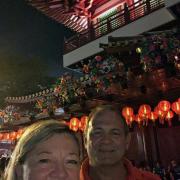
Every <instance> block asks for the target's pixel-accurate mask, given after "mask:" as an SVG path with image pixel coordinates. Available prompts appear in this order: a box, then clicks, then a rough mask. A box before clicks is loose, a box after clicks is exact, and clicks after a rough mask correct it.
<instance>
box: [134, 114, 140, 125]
mask: <svg viewBox="0 0 180 180" xmlns="http://www.w3.org/2000/svg"><path fill="white" fill-rule="evenodd" d="M135 121H136V122H137V123H138V124H141V122H142V118H141V117H140V116H139V115H138V114H137V115H136V116H135Z"/></svg>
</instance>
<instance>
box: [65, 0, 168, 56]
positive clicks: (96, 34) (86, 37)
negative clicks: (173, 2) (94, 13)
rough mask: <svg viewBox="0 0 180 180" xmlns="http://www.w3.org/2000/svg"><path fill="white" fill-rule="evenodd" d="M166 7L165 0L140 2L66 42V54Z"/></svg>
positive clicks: (142, 0) (144, 0) (140, 0)
mask: <svg viewBox="0 0 180 180" xmlns="http://www.w3.org/2000/svg"><path fill="white" fill-rule="evenodd" d="M164 6H165V3H164V0H139V1H138V2H136V3H134V4H132V5H131V6H129V8H124V9H123V10H121V11H119V12H118V13H116V14H114V15H112V16H110V17H108V18H107V19H105V20H103V21H101V22H98V23H96V24H94V25H92V26H91V27H89V28H88V29H87V30H84V31H82V32H80V33H78V34H76V35H75V36H72V37H71V38H69V39H68V40H66V41H65V42H64V54H66V53H68V52H71V51H72V50H75V49H77V48H79V47H81V46H83V45H85V44H87V43H89V42H91V41H93V40H95V39H97V38H100V37H102V36H104V35H106V34H108V33H110V32H113V31H114V30H116V29H119V28H120V27H122V26H124V25H126V24H129V23H131V22H133V21H135V20H137V19H139V18H141V17H143V16H146V15H148V14H150V13H152V12H154V11H156V10H158V9H160V8H162V7H164Z"/></svg>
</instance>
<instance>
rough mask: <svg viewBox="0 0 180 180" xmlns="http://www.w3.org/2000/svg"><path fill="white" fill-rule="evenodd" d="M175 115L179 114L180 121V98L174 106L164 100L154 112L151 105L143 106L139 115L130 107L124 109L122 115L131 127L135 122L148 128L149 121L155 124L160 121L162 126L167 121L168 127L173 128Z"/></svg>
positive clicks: (139, 110)
mask: <svg viewBox="0 0 180 180" xmlns="http://www.w3.org/2000/svg"><path fill="white" fill-rule="evenodd" d="M174 114H177V115H178V116H179V120H180V98H179V99H178V100H177V101H175V102H173V103H172V104H171V103H170V102H169V101H167V100H162V101H160V102H159V103H158V104H157V106H156V107H155V108H154V110H152V108H151V106H150V105H148V104H142V105H141V106H140V107H139V109H138V113H137V114H134V109H133V108H132V107H130V106H126V107H124V108H123V109H122V115H123V117H124V118H125V120H126V123H127V124H128V125H129V126H131V125H132V123H133V122H137V123H138V124H139V125H141V124H142V125H146V126H147V125H148V121H149V120H150V121H152V122H154V123H155V122H156V121H157V120H158V119H159V123H160V124H164V123H165V121H167V123H168V125H169V126H172V118H173V117H174Z"/></svg>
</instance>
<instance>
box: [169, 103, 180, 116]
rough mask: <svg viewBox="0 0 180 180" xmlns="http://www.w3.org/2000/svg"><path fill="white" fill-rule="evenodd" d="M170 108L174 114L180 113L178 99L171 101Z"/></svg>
mask: <svg viewBox="0 0 180 180" xmlns="http://www.w3.org/2000/svg"><path fill="white" fill-rule="evenodd" d="M171 108H172V110H173V111H174V112H175V113H176V114H178V115H180V102H179V101H176V102H174V103H172V106H171Z"/></svg>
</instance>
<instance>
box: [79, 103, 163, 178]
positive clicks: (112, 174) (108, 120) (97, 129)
mask: <svg viewBox="0 0 180 180" xmlns="http://www.w3.org/2000/svg"><path fill="white" fill-rule="evenodd" d="M129 142H130V135H129V129H128V126H127V125H126V122H125V120H124V119H123V117H122V116H121V112H120V110H119V109H117V108H116V107H113V106H102V107H97V108H96V109H95V110H94V111H92V112H91V114H90V116H89V121H88V123H87V126H86V129H85V134H84V143H85V147H86V149H87V153H88V159H85V161H84V162H83V164H82V167H81V173H80V180H160V178H158V176H156V175H153V174H152V173H149V172H144V171H140V170H138V169H137V168H135V167H133V166H132V164H131V163H130V161H129V160H127V159H126V158H124V154H125V151H126V150H127V148H128V146H129Z"/></svg>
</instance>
